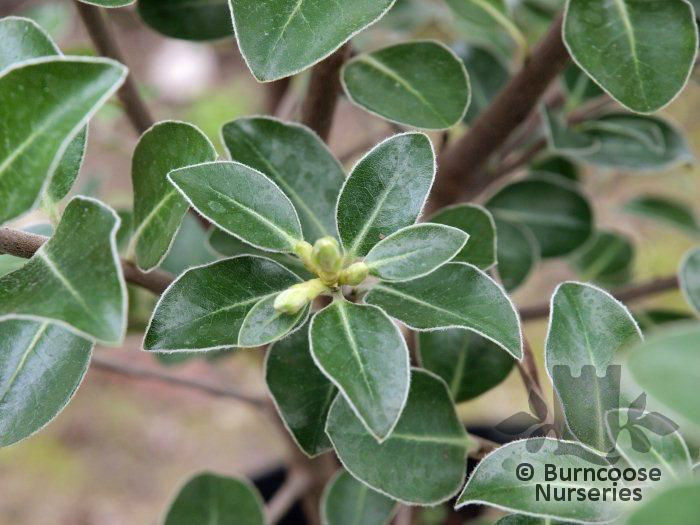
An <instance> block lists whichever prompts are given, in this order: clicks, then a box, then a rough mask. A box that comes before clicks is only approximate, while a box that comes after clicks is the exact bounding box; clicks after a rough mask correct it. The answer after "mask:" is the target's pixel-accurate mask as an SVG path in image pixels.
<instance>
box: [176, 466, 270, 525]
mask: <svg viewBox="0 0 700 525" xmlns="http://www.w3.org/2000/svg"><path fill="white" fill-rule="evenodd" d="M163 523H164V525H193V524H195V523H208V524H215V523H235V524H236V525H264V523H265V511H264V507H263V500H262V498H261V497H260V494H259V493H258V491H257V489H256V488H255V487H253V486H252V485H251V484H250V483H248V482H247V481H244V480H242V479H238V478H230V477H228V476H222V475H220V474H214V473H211V472H203V473H201V474H197V475H196V476H193V477H192V478H190V479H189V480H187V482H186V483H185V485H184V486H183V487H182V488H181V489H180V490H179V491H178V493H177V495H176V496H175V499H174V500H173V502H172V503H171V504H170V508H169V509H168V511H167V514H166V515H165V519H164V520H163Z"/></svg>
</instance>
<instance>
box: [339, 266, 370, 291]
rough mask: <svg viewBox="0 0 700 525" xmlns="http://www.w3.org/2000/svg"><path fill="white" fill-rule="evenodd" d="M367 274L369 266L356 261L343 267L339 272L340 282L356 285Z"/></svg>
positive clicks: (365, 277)
mask: <svg viewBox="0 0 700 525" xmlns="http://www.w3.org/2000/svg"><path fill="white" fill-rule="evenodd" d="M368 275H369V266H367V265H366V264H365V263H363V262H356V263H353V264H351V265H350V266H348V267H347V268H345V270H343V271H342V272H341V274H340V284H347V285H350V286H357V285H358V284H360V283H362V281H364V280H365V279H367V276H368Z"/></svg>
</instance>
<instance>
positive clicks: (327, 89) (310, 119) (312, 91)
mask: <svg viewBox="0 0 700 525" xmlns="http://www.w3.org/2000/svg"><path fill="white" fill-rule="evenodd" d="M350 49H351V48H350V44H345V45H343V46H342V47H341V48H340V49H338V50H337V51H336V52H335V53H333V54H332V55H331V56H329V57H328V58H326V59H325V60H323V61H322V62H319V63H318V64H316V65H315V66H314V68H313V69H312V70H311V79H310V80H309V87H308V91H307V93H306V98H305V99H304V103H303V104H302V108H301V115H302V117H301V121H302V122H303V123H304V124H306V125H307V126H309V127H310V128H311V129H313V130H314V131H315V132H316V133H318V136H319V137H321V139H322V140H323V141H324V142H327V141H328V136H329V135H330V132H331V125H332V124H333V116H334V115H335V107H336V105H337V104H338V95H339V94H340V90H341V86H340V68H341V67H343V64H344V63H345V61H346V60H347V58H348V56H349V55H350Z"/></svg>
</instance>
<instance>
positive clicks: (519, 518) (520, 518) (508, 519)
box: [495, 514, 571, 525]
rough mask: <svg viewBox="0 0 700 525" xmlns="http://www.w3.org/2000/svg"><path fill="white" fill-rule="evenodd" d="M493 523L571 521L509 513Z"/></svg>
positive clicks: (514, 524) (557, 524)
mask: <svg viewBox="0 0 700 525" xmlns="http://www.w3.org/2000/svg"><path fill="white" fill-rule="evenodd" d="M495 525H571V522H565V521H559V520H552V519H551V518H537V517H535V516H526V515H525V514H509V515H508V516H504V517H502V518H501V519H500V520H498V521H497V522H496V524H495Z"/></svg>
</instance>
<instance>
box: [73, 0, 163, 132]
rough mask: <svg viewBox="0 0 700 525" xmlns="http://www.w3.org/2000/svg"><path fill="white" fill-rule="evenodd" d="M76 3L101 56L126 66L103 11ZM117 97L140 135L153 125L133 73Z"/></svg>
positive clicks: (77, 1)
mask: <svg viewBox="0 0 700 525" xmlns="http://www.w3.org/2000/svg"><path fill="white" fill-rule="evenodd" d="M74 1H75V7H76V9H77V10H78V14H79V15H80V18H81V19H82V20H83V23H84V24H85V28H86V29H87V31H88V33H89V34H90V38H91V40H92V42H93V44H94V45H95V48H97V51H98V52H99V53H100V55H102V56H105V57H108V58H111V59H113V60H116V61H117V62H120V63H122V64H126V61H125V60H124V55H123V54H122V52H121V50H120V49H119V46H118V44H117V40H116V38H115V37H114V34H113V33H112V30H111V29H110V27H109V25H108V23H107V21H106V20H105V17H104V15H103V14H102V9H101V8H99V7H96V6H93V5H90V4H84V3H83V2H80V1H79V0H74ZM117 96H118V97H119V100H121V102H122V104H123V105H124V109H125V111H126V114H127V116H128V117H129V121H130V122H131V125H132V126H133V127H134V129H135V130H136V132H137V133H138V134H139V135H141V134H142V133H143V132H144V131H146V130H147V129H148V128H150V127H151V126H152V125H153V122H154V121H153V117H152V116H151V113H150V111H149V110H148V108H147V107H146V104H145V103H144V101H143V99H142V98H141V95H139V92H138V89H137V88H136V84H135V83H134V77H133V74H132V72H131V71H129V76H128V77H127V78H126V81H125V82H124V85H122V87H121V88H120V89H119V91H118V92H117Z"/></svg>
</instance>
